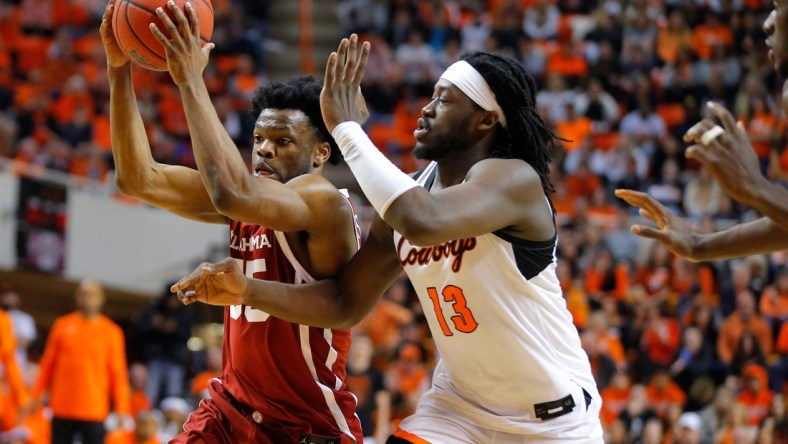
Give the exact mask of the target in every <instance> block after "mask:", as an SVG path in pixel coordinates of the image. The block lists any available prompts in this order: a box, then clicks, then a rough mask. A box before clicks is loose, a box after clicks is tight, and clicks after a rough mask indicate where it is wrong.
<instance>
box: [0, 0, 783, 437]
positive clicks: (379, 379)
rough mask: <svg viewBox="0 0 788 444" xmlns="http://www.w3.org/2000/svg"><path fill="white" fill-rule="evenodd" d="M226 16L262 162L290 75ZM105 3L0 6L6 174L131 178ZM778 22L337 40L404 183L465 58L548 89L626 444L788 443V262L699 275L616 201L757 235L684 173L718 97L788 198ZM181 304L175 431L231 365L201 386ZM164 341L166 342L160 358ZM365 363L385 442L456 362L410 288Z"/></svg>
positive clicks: (172, 334) (41, 0)
mask: <svg viewBox="0 0 788 444" xmlns="http://www.w3.org/2000/svg"><path fill="white" fill-rule="evenodd" d="M212 3H213V5H214V9H215V11H216V24H217V25H216V28H215V33H214V37H213V40H214V41H215V42H216V44H217V48H216V50H214V51H213V53H212V59H213V62H212V63H211V64H210V65H209V66H208V68H207V69H206V71H205V79H206V82H207V84H208V87H209V90H210V91H211V95H212V97H213V98H214V103H215V106H216V108H217V110H218V112H219V114H220V117H221V119H222V121H223V122H224V123H225V127H226V128H227V130H228V132H229V133H230V135H231V136H232V137H233V139H234V140H235V141H236V143H237V144H238V146H239V148H240V149H241V152H242V153H244V154H248V152H249V149H248V148H249V147H250V141H251V140H250V138H249V137H248V135H249V134H251V128H252V126H251V125H252V124H253V119H252V118H251V117H250V116H248V113H247V112H246V110H247V109H248V105H249V100H250V97H251V94H252V93H253V91H254V90H255V88H257V87H258V86H260V85H261V84H262V83H263V82H264V81H265V79H266V64H267V63H274V60H273V58H272V56H271V55H268V56H266V54H265V51H264V50H263V48H264V44H263V43H261V42H262V40H263V39H264V37H263V36H264V33H265V29H266V21H265V12H260V9H259V8H257V7H256V5H258V4H259V3H258V2H254V1H238V0H223V1H220V0H214V1H213V2H212ZM104 5H105V3H104V0H81V1H73V0H72V1H49V0H0V157H7V158H11V159H14V160H16V161H18V162H17V164H19V165H22V164H29V165H36V166H40V167H45V168H50V169H58V170H62V171H66V172H70V173H72V174H74V175H77V176H83V177H90V178H94V179H98V180H103V179H104V177H105V176H106V174H107V173H108V172H109V171H111V169H112V159H111V156H110V146H109V130H108V128H109V123H108V115H107V110H108V94H107V82H106V76H105V75H104V67H105V61H104V55H103V51H102V49H101V44H100V42H99V40H98V33H97V32H96V29H97V27H98V23H97V18H98V17H99V14H100V13H101V11H102V10H103V8H104ZM771 8H772V4H771V2H770V1H766V0H729V1H728V0H664V1H663V0H487V1H483V0H424V1H416V0H389V1H382V0H342V1H340V2H339V4H338V8H337V13H338V16H339V19H340V23H341V26H342V29H341V34H339V35H337V39H339V37H341V36H342V35H347V34H349V33H350V32H357V33H359V34H360V35H361V39H362V40H369V41H371V42H372V44H373V49H372V53H371V55H370V61H369V66H368V68H367V71H366V75H365V78H364V82H363V85H362V89H363V92H364V94H365V97H366V99H367V101H368V103H369V106H370V111H371V117H370V120H369V122H368V123H367V124H366V130H367V132H368V134H369V135H370V137H371V138H372V139H373V141H374V142H375V144H376V145H377V146H378V147H379V148H380V149H381V150H382V151H384V152H385V153H386V154H387V155H388V156H389V157H390V158H391V159H392V160H393V161H394V162H396V163H397V164H398V165H400V166H401V167H402V169H403V170H406V171H413V170H415V169H416V168H418V167H419V165H420V162H419V161H418V160H416V159H414V158H413V156H412V154H411V151H410V150H411V148H412V145H413V137H412V131H413V130H414V129H415V126H416V120H417V118H418V117H419V115H420V112H421V108H422V107H423V106H424V105H425V104H426V103H427V102H428V101H429V100H430V99H429V98H430V96H431V94H432V85H433V83H434V81H435V80H436V78H437V76H438V75H439V74H440V73H441V72H442V71H443V70H444V69H445V68H446V67H447V66H448V65H449V64H451V63H452V62H453V61H454V60H456V59H457V57H458V56H459V55H460V54H461V53H463V52H466V51H474V50H485V51H496V52H500V53H504V54H507V55H509V56H512V57H514V58H516V59H517V60H520V61H521V63H522V64H523V65H524V66H525V67H526V69H527V70H528V71H529V72H530V73H531V74H532V75H533V76H534V78H535V79H536V80H537V83H538V85H539V87H540V92H539V94H538V98H537V103H538V106H539V110H540V113H541V115H542V117H543V119H544V120H545V121H546V122H547V123H549V124H550V125H551V126H552V127H553V128H554V130H555V132H556V133H557V134H558V135H559V136H561V137H562V138H564V139H566V140H565V141H564V142H562V146H560V147H557V148H556V150H555V153H554V158H555V162H554V164H553V169H552V181H553V183H554V184H555V186H556V190H557V191H556V193H555V194H553V195H552V200H553V202H554V204H555V207H556V209H557V217H556V220H557V223H558V225H559V235H558V237H559V242H558V246H559V247H558V248H559V250H558V257H559V261H558V274H559V279H560V281H561V284H562V287H563V289H564V294H565V297H566V301H567V306H568V308H569V310H570V311H571V312H572V315H573V316H574V322H575V325H576V326H577V328H578V329H579V330H580V331H581V337H582V340H583V345H584V348H585V349H586V351H587V353H588V355H589V357H590V359H591V363H592V368H593V370H594V374H595V377H596V380H597V383H598V386H599V389H600V392H601V393H602V396H603V411H602V420H603V425H604V427H605V442H608V443H612V444H625V443H671V442H682V443H683V442H688V443H689V442H702V443H712V442H714V443H749V442H756V440H757V442H764V443H766V442H784V441H780V439H782V440H788V415H787V414H786V402H785V399H786V397H785V395H786V394H788V385H786V384H784V381H785V378H786V376H788V322H784V321H785V320H786V319H788V256H787V255H786V252H778V253H774V254H771V255H763V256H754V257H749V258H745V259H740V260H733V261H716V262H708V263H691V262H688V261H686V260H684V259H682V258H679V257H676V256H673V255H672V254H670V253H669V252H668V251H667V250H666V249H665V248H664V247H662V246H661V245H659V244H655V243H651V242H647V241H643V240H641V239H640V238H638V237H636V236H634V235H633V234H631V233H630V231H629V226H630V225H631V224H632V223H633V221H635V220H636V219H637V217H638V216H637V214H636V213H633V212H632V209H631V208H629V207H626V206H622V204H621V202H617V201H616V199H615V197H614V196H613V194H612V191H613V190H614V189H615V188H620V187H623V188H632V189H636V190H641V191H646V192H648V193H649V194H651V195H652V196H654V197H655V198H656V199H657V200H658V201H660V202H661V203H662V204H664V205H665V206H667V207H668V208H670V209H671V210H673V211H675V212H677V213H679V214H681V215H683V216H685V217H686V218H687V220H688V221H689V222H690V223H691V224H692V226H693V227H695V228H696V229H697V230H700V231H703V232H709V231H714V230H719V229H722V228H725V227H727V226H730V225H732V224H735V223H739V222H742V221H746V220H750V219H752V218H755V217H757V215H756V214H754V212H753V211H752V210H751V209H749V208H746V207H744V206H742V205H740V204H737V203H736V202H733V201H732V200H731V199H730V198H729V197H727V196H726V195H725V193H723V192H722V191H721V190H720V188H719V187H718V186H717V184H716V183H715V182H714V180H713V179H711V178H710V176H709V174H708V172H707V171H705V170H704V169H703V168H701V167H700V166H699V164H697V163H696V162H693V161H690V160H687V159H686V158H685V157H684V155H683V153H684V150H685V149H686V148H687V146H686V144H685V143H683V142H682V135H683V133H684V132H685V131H686V130H687V129H688V128H689V127H690V126H691V125H692V124H694V123H695V122H697V121H698V120H699V119H700V118H701V117H703V116H705V115H706V107H705V104H706V102H707V101H709V100H713V101H716V102H719V103H721V104H722V105H724V106H725V107H726V108H728V109H730V110H731V111H732V112H733V114H734V115H735V116H736V117H737V118H738V119H739V120H741V121H743V122H744V124H745V127H746V129H747V131H748V133H749V135H750V139H751V141H752V145H753V148H754V149H755V150H756V152H757V154H758V156H759V158H760V160H761V166H762V168H763V171H764V173H765V174H767V175H768V176H769V177H770V178H771V179H772V180H775V181H780V182H783V183H785V181H786V178H787V177H788V150H786V149H785V147H786V142H787V140H786V125H785V123H786V120H785V118H784V117H783V115H782V111H781V107H780V102H781V100H780V97H781V86H782V84H781V82H780V81H779V79H778V78H777V77H776V74H775V73H774V72H773V70H772V69H771V67H770V64H769V63H768V60H767V48H766V46H765V43H764V39H765V34H764V32H763V30H762V23H763V21H764V19H765V18H766V15H767V14H768V13H769V11H770V10H771ZM134 80H135V85H136V88H137V94H138V100H139V104H140V109H141V111H142V114H143V119H144V121H145V125H146V128H147V129H148V135H149V138H150V140H151V146H152V149H153V154H154V156H155V158H156V159H157V160H159V161H161V162H166V163H178V164H184V165H191V166H193V165H194V162H193V159H192V155H191V149H190V145H189V138H188V128H187V126H186V122H185V119H184V117H183V114H182V112H181V102H180V100H179V98H178V96H177V93H176V90H175V88H174V86H173V85H172V83H171V81H170V79H169V77H168V75H167V74H166V73H154V72H150V71H145V70H141V69H138V70H135V72H134ZM176 302H177V301H176ZM171 305H174V304H169V301H168V300H167V299H166V298H162V301H161V303H157V305H155V306H152V307H151V310H150V311H149V312H147V313H145V314H143V315H142V316H140V318H139V322H138V324H137V325H136V328H135V329H134V330H133V333H132V332H131V331H128V332H126V333H127V340H128V338H129V335H131V334H134V335H138V336H134V338H135V341H136V340H137V339H139V343H140V344H153V345H151V346H149V347H148V346H145V345H143V346H141V347H140V348H141V349H140V350H137V351H138V352H139V353H138V354H136V355H135V356H134V360H133V362H132V361H130V364H131V365H130V367H129V368H130V372H129V375H130V387H131V390H132V393H133V394H132V398H131V399H132V404H134V402H135V399H136V400H137V402H138V405H141V406H144V408H140V409H139V411H140V412H147V411H148V407H157V406H158V407H160V408H162V409H163V410H164V411H168V412H170V413H168V415H169V417H170V418H169V424H171V425H172V424H174V423H177V421H178V419H177V418H178V415H179V414H181V412H182V411H183V410H186V409H188V407H189V402H191V401H194V400H197V399H199V397H200V396H201V395H200V393H201V389H200V387H201V384H203V383H204V382H205V381H207V379H206V378H208V379H209V378H210V377H212V375H214V374H216V372H217V371H218V366H219V363H218V362H217V361H218V359H217V353H218V350H216V349H211V350H210V351H209V352H208V351H207V352H205V353H204V356H203V355H200V356H203V357H202V358H201V359H198V360H197V361H198V362H199V363H200V366H198V367H199V368H195V366H194V365H189V364H188V363H189V362H192V361H193V360H194V359H195V356H194V355H193V353H192V352H190V351H189V350H188V349H186V348H185V341H186V339H188V337H189V335H190V333H189V327H188V323H189V322H190V321H189V320H188V316H187V315H186V314H183V313H182V312H181V311H177V312H174V311H172V310H174V309H175V307H173V306H171ZM12 314H13V313H12ZM15 327H16V326H15ZM20 328H22V327H20ZM23 330H24V335H26V336H23V337H22V338H21V339H19V338H18V341H19V342H22V341H31V340H33V339H35V330H33V336H32V338H31V336H30V334H31V333H30V328H29V327H24V328H23ZM20 334H21V333H20ZM151 337H155V338H161V337H166V341H158V340H157V341H153V342H149V341H148V342H146V338H148V339H150V338H151ZM25 338H26V339H25ZM351 355H352V356H351V358H350V360H349V363H348V381H347V382H348V384H349V386H350V387H351V389H352V390H354V391H355V393H356V395H357V397H358V399H359V417H360V418H361V419H362V422H363V424H364V427H365V433H366V434H367V435H376V436H378V437H380V436H385V434H386V433H387V432H388V431H390V430H391V427H393V426H395V425H396V422H397V421H398V420H399V419H401V418H402V417H404V416H405V415H407V414H408V413H410V412H411V411H412V410H413V407H414V405H415V402H416V400H417V399H418V397H419V396H420V394H421V393H423V392H424V390H426V389H427V388H428V387H429V381H430V373H431V369H432V366H433V365H434V360H435V358H436V357H435V350H434V347H433V345H432V343H431V340H430V338H429V332H428V328H427V326H426V323H425V321H424V317H423V315H422V311H421V307H420V305H419V304H418V301H417V300H416V298H415V294H414V293H413V291H412V289H411V288H410V284H409V283H408V282H407V279H405V278H403V279H401V280H400V281H398V282H397V283H396V284H395V285H394V286H393V287H392V288H391V289H390V290H389V291H388V292H387V293H386V295H385V296H384V297H383V299H382V300H381V302H380V303H378V304H377V305H376V306H375V308H374V309H373V311H372V313H370V315H369V316H368V317H367V318H366V319H365V320H364V321H363V322H362V323H361V324H360V325H358V326H357V327H355V328H354V346H353V348H352V350H351ZM22 360H23V359H21V360H20V361H22ZM34 364H35V363H33V365H34ZM146 380H147V381H148V382H146ZM151 380H152V381H155V382H150V381H151ZM190 384H192V385H190ZM165 400H166V401H167V402H166V403H163V401H165ZM181 401H183V402H181ZM145 402H147V403H148V404H146V403H145ZM165 404H166V405H165ZM165 407H168V408H165ZM173 418H174V419H173ZM164 423H165V421H163V420H162V419H161V415H159V416H157V415H151V414H148V413H142V414H140V415H138V416H137V425H138V427H141V428H143V429H144V428H146V427H148V428H150V427H153V428H154V429H155V428H156V425H157V424H159V427H160V429H161V430H165V429H166V427H165V426H164V425H163V424H164Z"/></svg>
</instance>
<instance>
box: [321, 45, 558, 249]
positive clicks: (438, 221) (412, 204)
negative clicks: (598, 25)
mask: <svg viewBox="0 0 788 444" xmlns="http://www.w3.org/2000/svg"><path fill="white" fill-rule="evenodd" d="M368 54H369V44H368V43H364V45H362V48H361V54H360V55H359V54H358V38H357V36H356V35H355V34H354V35H352V36H351V37H350V39H343V40H342V42H341V43H340V45H339V48H338V49H337V52H335V53H332V54H331V55H330V56H329V59H328V63H327V65H326V74H325V82H324V86H323V92H322V93H321V95H320V108H321V110H322V112H323V120H324V121H325V123H326V126H327V127H328V129H329V130H333V129H334V127H336V125H339V124H340V123H342V122H347V121H354V122H358V123H363V120H362V118H363V111H364V110H365V107H363V106H361V105H360V104H363V103H364V98H363V97H362V96H361V92H360V88H359V85H360V82H361V78H362V77H363V75H364V70H365V69H366V63H367V59H368ZM440 94H441V95H442V96H443V95H446V97H441V99H442V100H433V102H432V103H430V105H428V106H427V107H426V108H425V110H424V112H425V114H430V113H434V112H435V108H436V107H441V106H461V105H458V102H460V100H459V98H458V97H457V95H458V94H461V93H460V92H459V90H458V89H456V88H455V87H451V88H446V89H444V90H443V91H441V93H440ZM443 99H448V100H443ZM492 116H494V117H492V118H491V114H490V112H479V113H477V114H475V116H474V120H473V121H472V122H471V124H472V125H476V126H477V128H478V129H479V131H480V132H487V133H488V134H491V133H492V131H493V129H492V128H493V127H494V126H495V125H496V124H497V116H495V115H492ZM466 160H467V161H468V163H469V170H468V173H467V175H466V176H465V180H464V181H459V182H461V183H458V184H456V185H452V186H448V187H446V188H444V189H440V190H437V191H432V192H431V191H428V190H426V189H424V188H422V187H417V188H412V189H410V190H409V191H407V192H405V193H403V194H402V195H401V196H399V197H398V198H397V199H396V200H395V201H394V202H393V203H392V204H391V206H389V208H388V209H387V210H386V214H383V215H382V217H383V219H384V220H385V221H386V223H387V224H388V225H389V226H390V227H392V228H393V229H394V230H396V231H397V232H399V233H402V234H403V235H404V236H405V237H406V238H407V239H408V240H409V241H410V242H411V243H413V244H415V245H422V246H426V245H435V244H439V243H443V242H447V241H450V240H454V239H462V238H468V237H474V236H478V235H482V234H486V233H491V232H495V231H498V230H501V229H505V230H508V231H510V232H511V233H512V234H513V235H514V236H517V237H522V238H524V239H528V240H535V241H541V240H549V239H551V238H552V237H553V235H554V234H555V229H554V227H553V223H552V213H551V211H550V208H549V205H548V203H547V200H546V199H545V193H544V189H543V188H542V184H541V180H540V178H539V175H538V174H537V173H536V171H535V170H534V169H533V168H532V167H531V166H530V165H528V164H527V163H526V162H524V161H522V160H515V159H485V160H479V159H473V158H471V159H466ZM470 165H473V166H470Z"/></svg>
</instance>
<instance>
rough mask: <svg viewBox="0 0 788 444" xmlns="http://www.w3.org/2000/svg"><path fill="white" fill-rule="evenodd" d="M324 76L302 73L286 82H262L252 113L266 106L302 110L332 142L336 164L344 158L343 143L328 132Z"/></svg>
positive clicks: (322, 138) (257, 114)
mask: <svg viewBox="0 0 788 444" xmlns="http://www.w3.org/2000/svg"><path fill="white" fill-rule="evenodd" d="M322 89H323V80H322V79H320V78H318V77H315V76H301V77H295V78H293V79H290V80H287V81H285V82H279V81H273V82H271V83H269V84H267V85H265V86H261V87H260V88H258V89H257V91H255V93H254V98H253V99H252V114H253V116H254V118H255V119H257V118H258V117H260V113H261V112H263V110H264V109H266V108H273V109H294V110H300V111H302V112H303V113H304V114H306V116H307V117H308V118H309V122H310V123H311V124H312V126H313V127H314V128H315V129H316V130H317V136H318V139H320V141H321V142H328V144H329V145H330V146H331V154H330V155H329V157H328V161H329V162H330V163H331V164H333V165H336V164H338V163H339V162H340V161H341V160H342V154H341V153H340V152H339V147H338V146H337V143H336V142H335V141H334V138H333V137H331V133H329V132H328V128H326V124H325V122H323V115H322V114H321V113H320V90H322Z"/></svg>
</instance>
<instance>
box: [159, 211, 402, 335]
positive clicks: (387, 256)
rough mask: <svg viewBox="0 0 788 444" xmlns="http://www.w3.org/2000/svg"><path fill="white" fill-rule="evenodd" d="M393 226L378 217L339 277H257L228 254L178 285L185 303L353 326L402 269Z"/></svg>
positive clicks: (330, 325) (322, 324)
mask: <svg viewBox="0 0 788 444" xmlns="http://www.w3.org/2000/svg"><path fill="white" fill-rule="evenodd" d="M392 247H393V240H392V237H391V229H390V228H389V227H388V226H386V224H385V223H383V221H382V220H381V219H380V218H375V221H374V222H373V224H372V228H371V229H370V232H369V238H368V239H367V240H366V241H365V242H364V245H363V246H362V247H361V249H360V250H359V251H358V253H356V255H355V256H353V258H351V259H350V262H348V263H347V264H346V265H345V266H344V267H343V268H342V270H341V271H340V272H339V274H338V276H337V277H336V278H332V279H324V280H320V281H317V282H313V283H309V284H302V285H291V284H283V283H280V282H272V281H265V280H260V279H251V278H247V277H245V276H244V275H243V272H242V271H241V269H240V268H239V267H238V264H237V262H236V261H235V260H234V259H232V258H227V259H225V260H223V261H221V262H218V263H216V264H210V263H205V264H202V265H200V266H199V267H197V269H196V270H194V272H192V273H191V274H190V275H188V276H186V277H184V278H183V279H181V280H180V281H179V282H178V283H177V284H175V285H173V286H172V288H171V291H173V292H176V293H178V296H179V297H180V298H181V300H182V301H183V302H184V303H185V304H190V303H193V302H204V303H207V304H212V305H220V306H226V305H237V304H245V305H251V306H252V307H255V308H258V309H260V310H263V311H265V312H266V313H270V314H271V315H272V316H275V317H277V318H279V319H284V320H287V321H290V322H295V323H298V324H302V325H312V326H317V327H323V328H349V327H352V326H353V325H355V324H357V323H358V322H359V321H360V320H361V319H363V318H364V316H366V314H367V313H369V311H370V310H371V309H372V307H373V306H374V305H375V303H376V302H377V301H378V299H380V297H381V296H382V295H383V292H385V291H386V289H387V288H388V287H389V286H391V284H392V283H393V282H394V281H395V280H396V278H397V276H399V274H400V272H401V271H402V267H401V265H400V261H399V259H398V258H397V256H396V252H395V250H394V249H393V248H392Z"/></svg>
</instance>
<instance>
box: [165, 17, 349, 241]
mask: <svg viewBox="0 0 788 444" xmlns="http://www.w3.org/2000/svg"><path fill="white" fill-rule="evenodd" d="M168 7H169V9H170V11H171V12H172V15H174V17H175V20H174V21H173V20H171V19H170V16H169V15H168V14H167V13H166V12H165V11H163V10H161V9H159V10H158V11H157V14H158V16H159V18H160V19H161V21H162V23H163V25H164V27H165V30H166V32H167V34H169V36H170V37H169V38H168V37H166V36H165V35H164V34H163V33H162V30H160V29H158V28H157V27H156V26H155V25H151V31H152V32H153V33H154V35H155V36H156V37H157V39H158V40H159V41H160V42H161V43H162V45H163V46H164V49H165V53H166V56H167V66H168V69H169V72H170V75H171V76H172V78H173V81H174V82H175V84H176V85H177V86H178V87H179V89H180V91H181V98H182V100H183V105H184V110H185V112H186V119H187V122H188V124H189V131H190V134H191V136H192V143H193V146H194V155H195V159H196V161H197V165H198V167H199V171H200V174H201V177H202V181H203V184H204V185H205V187H206V189H207V190H208V193H209V196H210V198H211V200H212V201H213V203H214V205H215V207H216V208H217V210H219V211H220V212H221V213H222V214H224V215H225V216H227V217H230V218H232V219H235V220H242V221H246V222H252V223H256V224H260V225H264V226H267V227H270V228H273V229H275V230H279V231H285V232H293V231H301V230H307V231H312V230H313V229H314V228H315V221H316V220H319V217H318V216H319V214H318V213H320V212H322V211H323V210H324V209H325V208H328V207H333V208H336V207H337V206H345V207H347V208H346V209H347V211H346V212H345V214H346V215H348V217H349V214H350V208H349V206H348V205H347V202H344V201H343V198H342V197H341V195H340V194H339V193H338V192H337V191H336V189H335V188H334V187H333V186H331V185H330V183H329V182H328V181H326V180H324V179H322V178H318V177H310V176H313V175H303V176H302V177H297V178H296V179H293V177H296V176H300V175H302V174H303V173H305V172H308V171H306V170H309V171H311V170H312V169H313V168H319V167H320V166H322V164H323V163H325V162H326V161H328V159H329V157H330V151H331V150H330V146H329V143H328V142H323V143H320V141H317V142H318V143H314V152H313V153H312V159H311V160H310V161H309V163H308V164H307V165H301V166H300V167H301V170H299V171H282V170H277V168H275V167H273V166H272V165H271V164H269V163H267V162H266V159H267V158H268V157H269V156H270V157H275V156H279V157H282V151H285V150H288V149H290V148H292V147H294V146H297V145H298V144H303V143H309V142H315V140H308V141H307V140H306V139H308V138H314V137H313V136H316V135H315V134H312V133H311V132H308V131H306V130H305V128H303V127H305V126H308V125H309V124H310V122H309V119H308V117H306V116H304V115H299V116H293V119H290V121H289V122H284V121H283V119H277V118H278V117H281V116H279V115H275V113H274V114H271V115H269V114H265V112H262V113H261V114H260V115H259V116H258V121H257V123H256V125H255V126H256V128H255V134H254V140H255V146H254V149H253V157H254V158H255V165H254V166H253V168H254V173H255V175H254V176H253V175H252V174H250V171H249V168H248V167H247V165H246V163H245V162H244V160H243V158H242V157H241V155H240V154H239V153H238V148H237V147H236V146H235V143H234V142H233V140H232V139H231V138H230V136H229V134H227V131H226V130H225V129H224V126H223V125H222V122H221V120H220V119H219V117H218V115H217V113H216V110H215V108H214V107H213V104H212V102H211V99H210V96H209V94H208V90H207V87H206V85H205V82H204V81H203V78H202V72H203V70H204V69H205V66H206V65H207V64H208V59H209V53H210V50H211V49H212V48H213V44H212V43H209V44H206V45H205V46H202V43H201V40H200V29H199V20H197V16H196V12H195V10H194V8H193V7H192V6H191V5H190V4H189V3H187V4H186V8H185V10H183V9H181V8H180V7H178V6H176V5H175V4H174V3H170V4H169V5H168ZM305 87H306V85H305ZM261 111H265V110H261ZM288 117H289V116H288ZM299 119H300V120H299ZM302 120H303V121H302ZM296 139H299V140H296ZM273 150H279V152H277V153H275V154H274V153H273ZM255 176H260V177H255ZM272 179H274V180H272ZM291 179H292V180H291Z"/></svg>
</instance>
